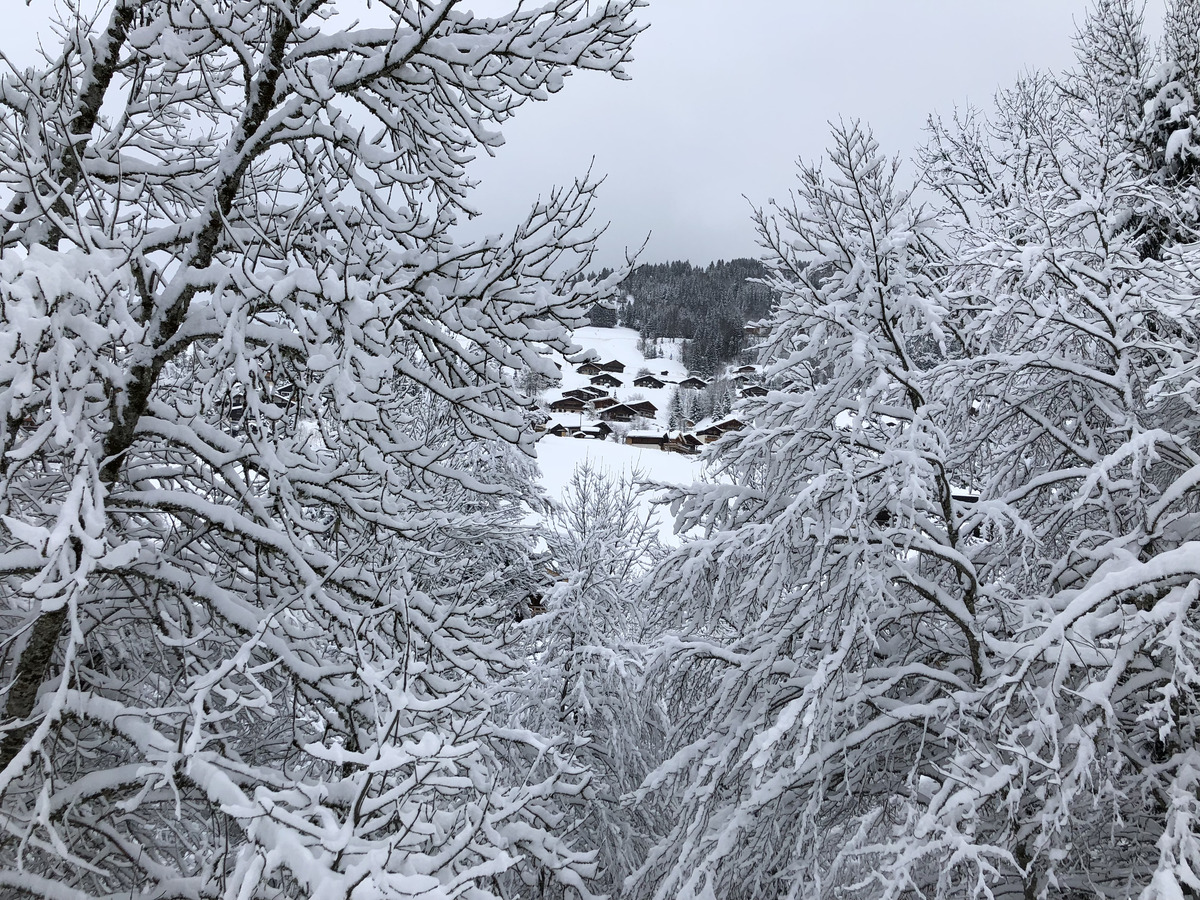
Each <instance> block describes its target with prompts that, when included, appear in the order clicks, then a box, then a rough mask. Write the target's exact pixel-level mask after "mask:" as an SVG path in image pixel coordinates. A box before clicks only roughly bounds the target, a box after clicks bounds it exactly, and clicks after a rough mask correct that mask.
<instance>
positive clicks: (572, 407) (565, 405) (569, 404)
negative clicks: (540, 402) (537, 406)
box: [550, 397, 587, 413]
mask: <svg viewBox="0 0 1200 900" xmlns="http://www.w3.org/2000/svg"><path fill="white" fill-rule="evenodd" d="M586 405H587V404H586V403H585V402H584V401H583V400H581V399H580V398H579V397H563V398H562V399H561V400H555V401H554V402H553V403H551V404H550V412H556V413H566V412H583V410H584V407H585V406H586Z"/></svg>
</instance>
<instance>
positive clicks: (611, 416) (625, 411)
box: [600, 403, 639, 422]
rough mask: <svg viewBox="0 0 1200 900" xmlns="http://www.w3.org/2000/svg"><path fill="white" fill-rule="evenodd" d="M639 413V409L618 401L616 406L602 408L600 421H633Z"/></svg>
mask: <svg viewBox="0 0 1200 900" xmlns="http://www.w3.org/2000/svg"><path fill="white" fill-rule="evenodd" d="M638 415H639V414H638V411H637V410H635V409H633V408H632V407H629V406H626V405H625V404H624V403H618V404H616V405H615V406H610V407H609V408H608V409H602V410H600V421H602V422H632V421H633V420H634V419H636V418H637V417H638Z"/></svg>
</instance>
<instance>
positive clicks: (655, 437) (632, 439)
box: [625, 431, 670, 450]
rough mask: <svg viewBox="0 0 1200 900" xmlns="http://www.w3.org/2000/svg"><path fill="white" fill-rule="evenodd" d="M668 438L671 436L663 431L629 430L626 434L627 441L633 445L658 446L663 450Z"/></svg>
mask: <svg viewBox="0 0 1200 900" xmlns="http://www.w3.org/2000/svg"><path fill="white" fill-rule="evenodd" d="M668 440H670V436H669V435H667V434H664V433H663V432H661V431H629V432H626V434H625V443H626V444H628V445H629V446H631V447H657V448H658V449H659V450H661V449H663V447H665V446H666V444H667V441H668Z"/></svg>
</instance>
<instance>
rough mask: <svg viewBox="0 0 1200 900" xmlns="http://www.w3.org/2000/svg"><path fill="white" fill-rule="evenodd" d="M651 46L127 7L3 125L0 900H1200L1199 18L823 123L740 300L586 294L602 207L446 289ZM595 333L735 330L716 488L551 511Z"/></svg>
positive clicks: (229, 6)
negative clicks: (615, 326)
mask: <svg viewBox="0 0 1200 900" xmlns="http://www.w3.org/2000/svg"><path fill="white" fill-rule="evenodd" d="M642 5H643V4H642V3H640V2H639V0H621V2H608V3H603V4H598V3H590V2H585V0H567V2H556V3H549V4H546V5H543V6H527V5H525V4H518V5H516V8H515V9H514V10H513V11H511V12H509V13H507V14H505V15H499V16H496V17H492V18H486V17H480V16H476V15H474V14H473V13H470V12H467V11H465V10H463V9H461V8H459V6H458V5H457V4H456V3H454V2H453V0H446V2H442V3H436V4H432V3H424V2H420V3H416V2H414V3H409V2H404V0H385V2H383V3H380V4H372V5H369V7H366V9H369V10H371V11H372V14H374V12H380V14H381V15H382V16H383V18H382V20H374V19H369V18H368V19H364V20H363V21H361V22H360V21H358V20H355V19H352V18H343V17H340V16H338V15H336V13H340V12H345V11H347V10H348V9H349V7H350V4H349V0H345V2H335V0H113V2H111V3H110V4H108V5H107V6H105V7H103V8H102V9H101V12H100V14H99V18H98V19H97V20H96V21H91V20H88V19H86V18H85V17H83V16H81V15H79V14H77V12H76V11H74V10H73V9H72V8H67V9H66V16H67V17H66V19H65V21H64V23H63V24H64V27H63V28H62V29H61V35H60V36H61V38H62V41H61V43H60V45H58V46H57V47H55V48H54V49H53V52H52V53H51V54H50V55H49V56H48V58H47V59H46V61H45V65H43V66H42V67H41V68H40V69H30V70H27V71H21V72H13V71H5V72H3V73H2V74H0V190H2V191H3V194H4V197H3V200H4V203H3V210H2V212H0V223H2V224H0V408H2V409H3V413H4V416H3V420H2V422H0V702H2V704H3V709H2V712H0V895H2V896H4V897H13V898H50V900H117V898H123V900H124V898H144V900H151V898H153V900H175V898H179V900H184V898H186V900H218V898H219V900H285V898H288V900H290V898H296V900H300V898H314V900H391V898H396V900H399V898H416V897H420V898H422V900H518V898H549V900H554V898H563V900H568V898H570V900H593V898H599V897H601V896H608V897H612V898H625V900H717V898H720V900H775V898H812V900H817V898H830V900H834V898H851V897H853V898H864V900H952V898H953V900H958V898H971V900H994V898H1022V900H1032V898H1047V900H1048V898H1063V900H1084V898H1104V900H1109V898H1111V900H1121V898H1133V897H1137V898H1139V900H1181V898H1185V897H1194V896H1200V746H1198V745H1197V741H1198V739H1200V116H1198V114H1197V108H1198V106H1200V103H1198V102H1197V101H1198V98H1200V0H1174V2H1172V3H1170V4H1169V5H1168V8H1167V15H1166V17H1165V20H1164V22H1163V26H1162V31H1161V33H1160V34H1157V35H1148V34H1147V33H1146V30H1145V26H1144V23H1143V19H1142V13H1141V7H1140V6H1139V5H1138V4H1137V3H1136V2H1134V0H1097V2H1096V3H1095V5H1094V6H1093V7H1091V8H1090V9H1089V10H1088V11H1087V13H1086V15H1084V16H1082V17H1081V19H1080V26H1079V30H1078V33H1077V34H1076V35H1075V36H1074V47H1075V62H1074V64H1073V65H1072V66H1071V68H1069V69H1068V70H1066V71H1064V72H1058V73H1040V72H1034V73H1029V74H1027V75H1025V76H1023V77H1022V78H1021V79H1020V80H1019V81H1018V82H1017V83H1015V84H1014V85H1012V86H1010V87H1006V88H1004V89H1003V90H1001V91H1000V92H999V93H998V94H997V97H996V100H995V103H994V105H993V107H992V108H990V109H987V110H969V111H963V112H961V113H960V114H958V115H956V116H955V117H953V118H950V119H941V118H937V117H935V118H934V119H932V120H931V122H930V128H929V134H928V141H927V143H926V144H925V145H924V146H923V147H922V148H920V150H919V151H918V152H917V154H916V156H915V157H914V158H913V159H912V160H910V161H908V162H904V161H903V160H902V159H901V158H900V157H897V156H893V155H891V154H890V153H889V152H888V151H886V150H885V149H884V148H881V147H880V146H879V143H878V142H877V140H876V139H875V137H874V135H873V133H872V131H871V129H870V127H869V126H868V125H867V124H865V123H861V122H857V121H854V120H847V121H844V122H842V123H840V124H839V125H837V126H835V127H834V128H833V129H832V132H831V136H830V144H829V149H828V152H827V154H826V156H825V157H824V158H823V159H819V160H807V161H805V160H802V161H801V162H800V163H799V164H798V166H797V171H796V179H795V182H794V184H793V185H792V186H791V190H790V192H787V193H784V192H783V188H784V186H781V197H782V199H780V200H778V201H776V202H772V203H770V204H768V205H766V206H764V207H762V208H760V209H758V210H756V211H755V213H754V215H753V222H754V225H755V228H756V230H757V234H758V239H759V244H760V246H761V248H762V261H761V263H755V262H751V261H747V260H734V261H732V262H728V263H714V264H713V265H711V266H708V267H705V268H704V269H699V268H696V267H692V266H691V265H689V264H687V263H670V264H664V265H660V266H644V267H640V268H636V269H634V270H633V271H626V270H621V271H615V272H612V271H603V272H601V273H600V274H599V275H596V276H594V277H589V276H587V275H586V273H587V272H589V271H595V268H596V267H595V265H594V255H595V253H594V247H595V240H596V238H597V236H598V235H597V234H596V233H595V232H594V231H592V230H590V226H589V222H590V221H591V217H592V214H593V204H594V199H595V193H596V189H597V184H596V182H594V181H591V180H582V181H579V182H577V183H575V184H573V185H570V186H568V187H566V188H563V189H561V190H557V191H555V192H553V193H551V194H549V195H547V196H545V197H543V198H542V199H539V200H537V201H535V202H534V203H532V205H531V207H530V210H529V212H528V215H527V216H526V217H525V218H524V219H523V220H521V221H518V222H515V223H513V224H512V226H511V228H510V229H509V231H508V232H507V233H503V234H493V235H490V236H488V237H484V238H479V239H474V240H468V239H464V238H461V237H460V236H459V231H458V226H459V224H460V223H461V221H462V220H463V219H464V218H467V217H469V216H470V215H472V214H473V208H472V206H471V203H470V201H469V197H470V188H471V178H470V176H469V172H470V171H471V169H470V166H471V163H472V161H473V159H474V157H475V156H476V155H478V154H480V153H485V152H487V151H488V150H490V149H494V148H495V147H497V146H499V144H500V142H501V140H502V139H501V137H500V126H502V125H503V124H504V123H505V122H506V121H508V119H509V118H510V117H511V116H513V115H517V114H519V113H520V111H521V108H522V106H523V105H524V104H525V103H526V102H528V101H543V100H551V101H552V102H562V101H560V100H559V98H558V97H557V96H555V95H556V94H557V93H558V90H559V88H561V87H562V85H563V83H564V80H565V79H566V78H567V76H569V75H572V74H578V73H580V72H581V71H584V72H586V71H587V70H590V71H591V72H592V73H594V74H608V75H610V76H613V77H616V78H625V77H627V74H628V73H627V71H626V64H627V62H628V61H629V58H630V54H631V53H632V52H633V48H634V47H635V45H636V43H637V41H638V35H639V33H640V32H641V30H642V26H641V25H640V24H639V23H638V21H637V18H636V16H637V10H638V8H639V7H640V6H642ZM377 6H379V7H382V10H379V9H376V7H377ZM356 9H357V8H356ZM357 11H358V12H363V10H357ZM364 22H365V24H364ZM1064 39H1066V36H1064ZM196 122H204V123H206V127H204V128H197V127H195V123H196ZM747 279H749V280H747ZM628 297H632V298H633V299H632V300H627V299H626V298H628ZM768 300H769V304H770V305H769V309H767V308H766V307H765V306H764V304H766V303H767V302H768ZM596 309H600V310H615V311H616V315H618V316H620V317H622V321H624V322H625V323H626V324H630V325H635V326H637V327H641V328H642V329H644V332H643V333H644V335H645V337H647V338H649V339H650V340H653V338H654V337H655V336H656V331H659V330H661V331H662V332H663V333H664V336H666V335H669V333H670V332H672V331H674V332H676V334H673V335H669V336H673V337H675V336H681V337H685V338H689V337H690V340H691V343H689V344H688V346H689V347H693V348H695V349H693V350H692V351H691V352H692V353H703V354H706V355H705V357H704V360H696V361H695V363H694V364H695V367H696V368H697V369H704V368H705V366H715V365H716V362H715V361H716V360H719V359H723V358H725V356H724V354H726V353H730V354H732V353H735V352H736V350H734V349H733V348H734V345H735V343H736V342H735V341H734V337H735V336H736V337H737V338H738V339H741V337H742V328H741V326H742V323H743V322H744V321H745V320H747V319H755V318H756V317H757V316H758V315H759V314H760V312H761V313H762V314H763V315H764V317H765V319H766V321H765V323H764V330H763V333H762V334H761V335H759V336H756V338H755V342H756V344H757V347H756V350H755V353H756V364H755V365H753V366H746V367H745V371H744V372H742V373H739V374H742V375H744V376H745V377H746V378H747V379H751V380H752V383H753V385H754V386H755V387H756V388H758V390H756V391H754V392H752V393H751V392H747V393H746V395H745V396H744V397H743V398H742V400H741V401H740V403H739V406H738V408H737V410H736V413H737V419H738V421H737V422H736V423H732V422H731V423H730V428H729V429H728V430H725V429H721V428H718V429H717V430H718V431H720V432H721V436H720V437H717V438H716V439H715V441H714V442H713V443H711V444H708V445H706V448H705V449H704V451H703V455H702V456H700V457H698V459H699V460H700V464H701V465H706V467H707V468H706V470H705V474H704V477H702V478H700V479H699V480H697V481H695V482H693V483H688V484H679V485H646V484H644V483H642V481H644V479H640V478H639V477H638V475H637V473H636V472H634V473H631V474H625V475H622V474H620V473H607V472H603V471H600V470H599V469H598V468H597V467H595V466H594V465H585V466H583V467H581V468H579V469H578V470H577V471H576V473H575V475H574V478H573V480H572V481H571V484H570V487H569V490H568V491H567V493H566V496H565V497H563V498H562V499H561V501H558V500H554V499H551V498H549V497H547V496H545V494H544V493H543V491H542V490H541V488H540V487H539V483H538V472H537V468H536V456H537V453H538V451H539V448H540V449H541V450H542V451H543V452H548V445H547V444H538V443H537V442H538V440H539V438H538V434H537V431H536V425H537V424H538V422H539V416H540V414H539V412H538V410H537V408H536V404H537V402H538V397H537V392H538V391H540V390H544V389H545V387H546V385H547V384H549V383H551V382H553V381H554V379H555V378H557V377H561V372H562V366H563V365H578V366H579V367H580V368H582V367H583V365H584V363H586V362H592V364H593V365H595V363H596V362H598V361H596V360H592V359H591V356H593V355H594V354H584V353H581V349H582V348H580V347H578V346H576V345H575V344H574V343H573V340H572V335H573V333H577V330H578V328H579V327H580V326H582V325H583V324H584V323H585V322H586V321H587V317H588V314H589V311H590V310H596ZM735 326H736V331H735V330H734V329H735ZM688 330H691V332H692V333H691V334H690V335H688V334H686V333H684V332H686V331H688ZM626 337H628V335H627V334H626ZM709 354H711V355H709ZM602 362H606V363H609V364H611V361H602ZM620 365H621V364H618V370H619V368H620ZM664 368H665V366H664ZM596 369H597V370H599V366H596ZM605 373H606V374H607V373H608V370H605ZM660 374H663V373H662V372H661V370H660ZM579 377H580V378H581V379H582V378H583V377H584V376H583V375H582V374H580V376H579ZM588 377H598V378H604V377H605V375H596V376H588ZM585 396H586V392H585ZM541 421H542V422H544V416H542V417H541ZM666 437H667V436H666V435H664V444H665V440H666ZM547 440H548V441H549V440H561V441H568V440H571V442H572V446H573V447H579V446H581V442H578V441H574V439H567V438H548V439H547ZM606 448H608V449H610V450H611V451H617V450H624V448H623V447H617V446H616V445H615V444H613V445H606ZM664 456H665V454H664ZM646 490H651V491H653V494H654V497H655V499H656V502H657V504H658V506H657V507H656V509H657V510H658V514H659V515H664V516H669V517H670V518H671V520H672V521H673V522H674V525H675V529H676V534H675V538H676V539H675V540H674V541H673V542H670V543H667V542H664V540H663V539H662V538H663V535H662V533H661V532H660V529H659V528H658V525H657V523H656V521H655V519H654V513H653V511H650V512H648V511H647V510H648V507H647V502H646V500H645V491H646Z"/></svg>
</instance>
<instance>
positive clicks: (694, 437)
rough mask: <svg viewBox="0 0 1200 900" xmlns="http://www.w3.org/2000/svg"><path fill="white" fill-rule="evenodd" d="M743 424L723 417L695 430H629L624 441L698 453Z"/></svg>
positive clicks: (632, 445) (670, 450)
mask: <svg viewBox="0 0 1200 900" xmlns="http://www.w3.org/2000/svg"><path fill="white" fill-rule="evenodd" d="M744 427H745V425H744V424H743V423H742V422H740V421H739V420H737V419H733V418H730V419H725V420H723V421H721V422H715V423H713V424H712V425H709V426H707V427H705V428H699V429H697V430H695V431H665V432H664V431H653V430H652V431H629V432H626V434H625V443H626V444H629V445H630V446H631V447H654V448H656V449H658V450H665V451H667V452H668V453H699V452H700V448H701V447H702V446H704V445H705V444H711V443H712V442H713V441H715V440H716V439H717V438H719V437H720V436H721V435H723V434H725V433H726V432H727V431H737V430H738V429H740V428H744Z"/></svg>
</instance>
